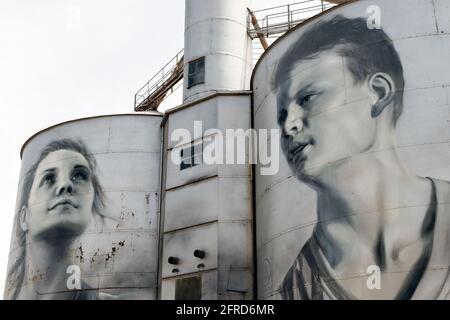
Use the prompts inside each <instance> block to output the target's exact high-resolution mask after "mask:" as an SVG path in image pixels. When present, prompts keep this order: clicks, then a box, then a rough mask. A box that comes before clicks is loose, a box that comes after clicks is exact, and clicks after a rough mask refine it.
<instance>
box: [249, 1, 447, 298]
mask: <svg viewBox="0 0 450 320" xmlns="http://www.w3.org/2000/svg"><path fill="white" fill-rule="evenodd" d="M449 6H450V2H449V1H446V0H403V1H389V0H376V1H364V0H361V1H355V2H353V3H350V4H347V5H344V6H341V7H339V8H335V9H334V10H331V11H329V12H328V13H326V14H324V15H322V16H320V17H318V18H315V19H312V20H311V21H308V22H306V23H304V24H302V25H300V26H299V27H297V28H295V29H293V30H291V31H290V32H288V33H287V34H286V35H284V36H283V37H282V38H280V39H279V40H278V41H277V42H276V43H275V44H274V45H273V46H272V47H271V48H270V49H269V50H268V51H267V52H266V53H265V55H263V57H262V58H261V60H260V61H259V64H258V65H257V67H256V69H255V71H254V74H253V82H252V90H253V91H254V110H253V111H254V119H255V127H256V128H257V129H265V128H280V129H283V130H284V135H283V136H282V137H281V140H282V141H281V142H283V139H284V141H285V146H286V148H285V149H284V151H283V149H282V147H281V148H280V150H279V151H280V170H279V172H278V173H277V174H276V175H271V176H261V175H259V174H258V172H259V169H258V168H259V166H257V167H256V172H257V175H256V177H255V180H256V190H255V197H256V221H257V257H258V258H257V260H258V298H261V299H279V298H284V299H307V298H310V299H312V298H315V299H321V298H324V299H334V298H363V299H366V298H373V299H380V298H381V299H393V298H402V299H419V298H427V299H444V298H447V297H448V287H447V274H448V266H449V264H450V259H449V252H450V248H449V246H448V242H447V240H446V239H447V237H448V233H449V228H450V221H449V220H448V213H449V212H450V209H449V205H448V203H449V202H450V201H449V199H450V198H449V195H450V193H449V190H450V187H449V183H448V181H450V167H449V163H450V161H449V160H450V125H449V123H450V115H449V113H450V106H449V100H450V59H449V58H450V28H449V19H448V13H449ZM377 13H379V16H377ZM338 16H341V17H343V18H350V19H353V18H362V23H361V25H359V26H356V25H353V27H349V25H345V23H342V22H338V21H337V20H336V19H337V18H336V17H338ZM378 18H379V19H378ZM331 19H335V20H334V21H335V24H334V25H333V26H332V27H331V28H329V29H328V30H327V31H324V29H320V28H326V24H323V22H325V21H331ZM366 22H369V25H371V26H373V25H374V23H377V22H380V23H381V24H380V25H379V27H380V28H381V29H369V28H368V27H367V24H366ZM315 27H316V28H315ZM309 30H313V34H312V35H310V38H309V40H310V41H306V40H305V39H306V37H308V34H307V33H308V31H309ZM333 30H336V32H335V31H333ZM358 30H359V31H360V32H358ZM333 32H335V33H336V34H334V33H333ZM374 32H379V34H380V32H384V33H385V34H386V35H387V37H388V38H390V39H391V40H392V43H393V48H394V52H397V53H398V56H399V57H400V60H401V64H402V65H403V72H401V73H400V74H402V75H403V77H404V79H405V86H404V101H403V113H402V114H401V115H400V117H399V118H398V122H397V124H396V125H393V122H392V119H393V117H394V102H393V100H389V99H390V98H389V97H392V95H395V93H396V92H398V90H399V89H400V88H401V86H400V85H399V83H398V82H396V81H395V77H398V75H399V73H398V72H397V73H396V72H393V71H392V70H391V69H389V65H390V64H392V63H393V61H394V60H395V59H394V58H392V56H391V58H389V56H386V55H385V53H380V54H375V55H377V56H378V58H377V59H378V60H377V59H375V58H370V56H371V52H373V50H376V47H377V42H376V40H374V39H376V36H373V35H374ZM353 34H358V35H357V36H358V37H359V36H361V37H362V38H361V39H365V40H360V41H359V42H360V43H362V44H363V47H364V46H365V49H369V50H366V51H365V52H366V53H367V54H361V52H360V53H357V55H358V56H359V57H360V58H361V57H363V58H366V59H367V60H366V62H365V63H360V65H366V66H367V65H369V63H370V61H375V60H377V61H378V64H379V65H378V67H376V68H374V69H373V70H370V71H368V73H367V74H366V75H365V77H363V79H361V80H360V81H359V82H358V81H354V80H355V77H354V73H352V72H351V70H350V69H351V68H354V69H353V70H355V68H357V67H355V65H358V64H357V63H356V64H355V63H354V61H350V58H348V55H351V53H350V52H351V51H353V52H355V50H356V49H354V48H355V47H354V46H353V45H352V44H351V42H350V40H348V37H349V36H350V35H353ZM372 36H373V38H371V37H372ZM327 38H329V39H331V40H330V41H332V39H341V41H340V46H339V47H334V49H335V50H334V51H333V50H331V51H330V50H316V51H314V50H315V49H314V46H315V45H317V44H319V43H320V41H321V39H322V40H323V39H327ZM311 39H315V40H311ZM379 43H383V45H386V47H388V46H389V41H388V42H385V43H384V42H379ZM295 44H299V46H298V47H297V48H294V46H295ZM331 47H333V46H331ZM349 49H350V50H349ZM289 50H291V51H289ZM302 50H303V51H304V52H307V51H308V50H310V51H309V53H310V54H311V53H319V54H318V55H313V56H312V57H311V56H309V58H310V59H308V61H307V62H306V63H302V64H295V63H294V61H296V58H293V57H295V54H296V52H297V53H299V54H300V53H301V52H302ZM340 50H341V51H340ZM346 50H347V51H346ZM288 52H291V53H292V55H291V57H290V58H289V57H287V56H288V54H289V53H288ZM330 52H331V53H332V54H334V56H333V55H331V54H330ZM327 53H328V54H329V55H328V57H327V56H326V54H327ZM330 57H331V58H330ZM332 57H334V58H335V60H334V62H333V61H332V60H333V58H332ZM345 57H346V58H345ZM289 59H290V60H289ZM330 59H331V60H330ZM371 59H372V60H371ZM283 61H291V67H290V68H288V69H286V71H285V76H279V77H278V78H277V77H276V72H277V68H278V67H279V66H280V64H282V63H283ZM367 61H369V62H367ZM314 62H318V64H316V65H313V63H314ZM308 63H309V64H308ZM333 63H334V67H333ZM352 63H353V64H352ZM309 67H310V68H309ZM336 67H337V68H336ZM327 68H328V69H327ZM308 69H309V71H308ZM377 72H383V73H384V74H383V75H382V76H381V77H373V76H374V75H375V73H377ZM302 74H307V76H305V77H304V78H302ZM386 74H388V76H385V75H386ZM352 77H353V78H352ZM306 78H307V79H308V81H309V82H310V83H308V84H312V87H309V89H305V92H307V93H302V92H300V91H301V90H302V88H301V87H302V86H303V88H304V87H305V86H306V85H308V84H306V82H307V81H306V80H305V79H306ZM393 78H394V79H393ZM274 79H275V80H274ZM271 81H275V89H274V90H273V89H272V88H271ZM277 81H278V82H277ZM305 81H306V82H305ZM308 90H309V91H308ZM283 93H285V94H286V99H285V100H283V99H282V94H283ZM295 94H299V95H298V96H296V97H294V95H295ZM308 94H309V96H308ZM277 97H278V98H279V100H278V101H277ZM305 97H306V98H305ZM386 97H388V98H389V99H388V100H383V98H386ZM294 98H295V99H294ZM376 108H380V109H376ZM375 109H376V110H375ZM277 118H279V119H280V125H278V124H277ZM311 138H313V139H314V142H313V143H311V140H310V139H311ZM268 142H269V143H270V139H269V141H268ZM302 143H304V144H306V143H311V144H310V145H311V146H312V147H308V149H309V150H307V149H303V151H300V154H301V156H297V157H295V155H294V154H291V156H292V158H291V159H292V160H291V161H287V158H288V157H289V155H290V153H289V152H290V151H289V146H290V147H291V152H295V150H296V149H295V148H296V147H297V148H300V147H301V144H302ZM281 145H283V143H282V144H281ZM297 150H301V149H297ZM425 177H430V178H432V180H429V179H426V178H425ZM432 181H433V182H432ZM427 228H428V229H427ZM313 235H314V236H313ZM399 253H400V254H399ZM371 266H375V269H370V268H369V267H371ZM376 268H378V269H376ZM371 270H376V271H371ZM414 270H419V271H414ZM406 286H409V287H408V288H406Z"/></svg>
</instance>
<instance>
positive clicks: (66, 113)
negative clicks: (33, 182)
mask: <svg viewBox="0 0 450 320" xmlns="http://www.w3.org/2000/svg"><path fill="white" fill-rule="evenodd" d="M297 1H298V0H297ZM292 2H296V1H295V0H292V1H288V0H253V1H252V5H251V8H252V9H254V10H256V9H262V8H267V7H272V6H276V5H284V4H287V3H292ZM183 30H184V0H164V1H153V0H71V1H66V0H0V110H1V117H0V121H1V123H0V133H1V134H0V139H1V140H0V146H1V148H2V158H1V167H2V168H3V169H2V170H3V172H2V177H3V180H1V182H0V194H1V195H2V200H3V201H2V206H3V209H2V211H3V217H2V219H1V224H0V293H1V297H2V296H3V289H4V283H5V278H6V267H7V260H8V252H9V245H10V238H11V232H12V223H13V216H14V210H15V202H16V193H17V185H18V178H19V171H20V165H21V163H20V156H19V152H20V148H21V147H22V145H23V143H24V142H25V141H26V140H27V139H28V138H29V137H30V136H31V135H33V134H34V133H36V132H37V131H40V130H42V129H45V128H47V127H49V126H51V125H54V124H57V123H60V122H64V121H67V120H72V119H77V118H83V117H87V116H94V115H103V114H114V113H130V112H133V99H134V93H135V92H136V91H137V90H138V89H139V88H140V87H141V86H142V85H143V84H144V83H145V82H146V81H147V80H149V79H150V77H151V76H152V75H153V74H154V73H156V72H157V71H158V70H159V69H160V68H161V67H162V66H163V65H164V64H165V63H167V62H168V61H169V60H170V59H171V58H172V57H173V56H175V54H176V53H177V52H178V51H179V50H180V49H182V48H183V40H184V35H183ZM169 101H171V102H172V103H173V104H174V105H176V104H177V102H178V101H175V100H174V99H173V98H172V100H169Z"/></svg>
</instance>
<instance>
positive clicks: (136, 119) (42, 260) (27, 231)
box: [4, 112, 162, 299]
mask: <svg viewBox="0 0 450 320" xmlns="http://www.w3.org/2000/svg"><path fill="white" fill-rule="evenodd" d="M161 119H162V118H161V115H160V114H159V113H157V112H154V113H152V114H145V115H138V114H125V115H110V116H98V117H92V118H84V119H79V120H74V121H70V122H65V123H61V124H58V125H55V126H52V127H50V128H48V129H45V130H43V131H40V132H38V133H36V134H35V135H34V136H32V137H31V138H30V139H29V140H28V141H27V142H26V143H25V145H24V146H23V148H22V153H21V156H22V168H21V174H20V180H19V189H18V190H19V191H18V197H17V199H18V200H17V205H16V215H15V223H14V231H13V236H12V241H11V251H10V255H9V265H8V278H7V281H6V289H5V295H4V297H5V298H6V299H156V288H157V269H158V229H159V209H158V208H159V190H160V162H161V155H160V149H161V133H160V132H161V130H160V123H161Z"/></svg>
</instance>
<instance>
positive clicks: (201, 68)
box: [187, 57, 205, 88]
mask: <svg viewBox="0 0 450 320" xmlns="http://www.w3.org/2000/svg"><path fill="white" fill-rule="evenodd" d="M201 83H205V57H201V58H199V59H196V60H194V61H191V62H189V67H188V86H187V87H188V88H191V87H193V86H195V85H197V84H201Z"/></svg>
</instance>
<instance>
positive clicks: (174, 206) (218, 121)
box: [161, 94, 254, 299]
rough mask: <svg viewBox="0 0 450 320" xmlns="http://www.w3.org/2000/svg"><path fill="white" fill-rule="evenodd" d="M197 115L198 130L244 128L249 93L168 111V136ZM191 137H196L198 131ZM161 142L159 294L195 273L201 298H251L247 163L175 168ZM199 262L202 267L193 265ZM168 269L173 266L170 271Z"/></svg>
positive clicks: (170, 293) (167, 295)
mask: <svg viewBox="0 0 450 320" xmlns="http://www.w3.org/2000/svg"><path fill="white" fill-rule="evenodd" d="M203 119H205V123H204V124H203V130H204V131H205V129H208V128H216V129H219V130H220V131H221V132H222V133H223V134H225V129H237V128H241V129H244V130H247V129H248V128H250V94H249V95H240V96H220V95H219V96H217V97H215V98H213V99H210V100H207V101H204V102H199V103H198V104H195V105H193V106H190V107H188V108H185V109H182V110H179V111H176V112H173V113H170V114H169V119H168V126H167V127H166V128H167V131H168V137H169V138H170V136H171V133H172V132H173V130H176V129H180V128H186V129H188V130H190V131H191V132H192V130H193V121H194V120H203ZM204 131H203V135H204ZM195 139H196V140H195V141H196V142H198V141H201V137H199V136H195ZM167 146H168V147H167ZM166 147H167V148H168V149H169V150H168V156H167V158H166V159H165V163H166V165H167V183H166V186H165V190H166V191H165V196H164V197H163V199H165V202H164V208H165V210H164V212H163V215H164V241H163V254H162V259H163V260H162V284H161V285H162V288H161V290H162V291H161V298H162V299H174V297H175V282H176V281H177V279H182V278H184V277H189V276H195V275H199V276H201V277H202V288H201V296H202V299H217V298H219V299H242V298H245V299H251V298H252V297H253V296H254V293H253V247H252V245H253V230H252V226H253V224H252V208H251V203H252V202H251V197H252V188H251V179H250V177H251V167H250V165H249V164H248V163H247V164H242V165H232V164H229V165H226V164H218V165H207V164H200V165H197V166H194V167H192V168H188V169H185V170H181V171H180V168H179V166H177V165H175V164H173V163H172V162H171V159H170V152H172V151H174V150H177V148H174V145H171V142H170V141H167V142H166ZM181 148H182V147H181ZM178 149H179V148H178ZM247 152H248V150H247ZM195 249H202V250H205V252H206V257H205V258H204V259H198V258H196V257H194V256H193V251H194V250H195ZM169 256H173V257H179V258H180V263H179V264H178V265H171V264H169V263H168V261H167V259H168V257H169ZM200 263H203V264H204V267H201V268H200V269H199V268H197V266H198V264H200ZM173 269H178V270H177V272H172V271H173ZM236 291H237V292H236Z"/></svg>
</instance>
